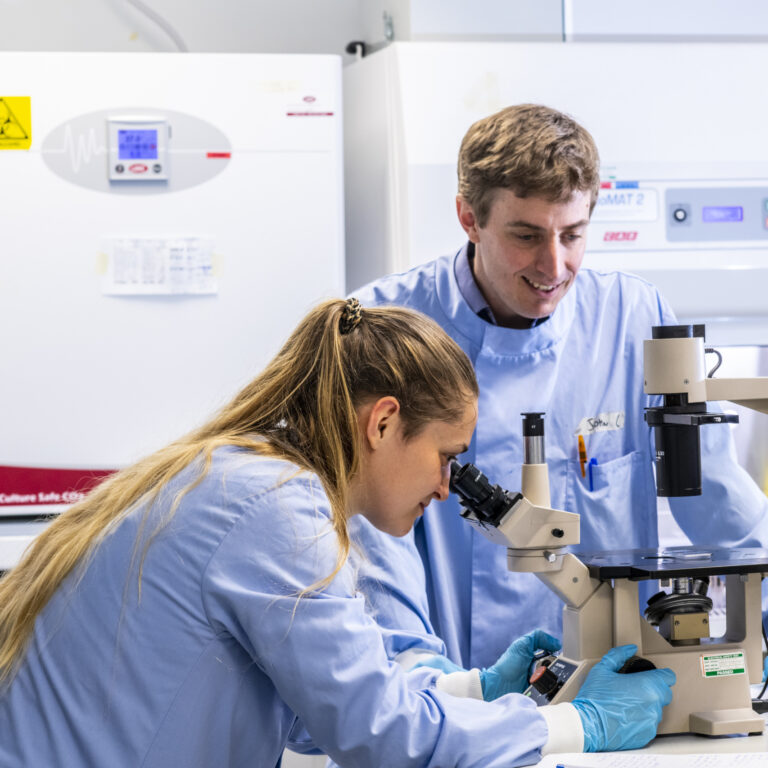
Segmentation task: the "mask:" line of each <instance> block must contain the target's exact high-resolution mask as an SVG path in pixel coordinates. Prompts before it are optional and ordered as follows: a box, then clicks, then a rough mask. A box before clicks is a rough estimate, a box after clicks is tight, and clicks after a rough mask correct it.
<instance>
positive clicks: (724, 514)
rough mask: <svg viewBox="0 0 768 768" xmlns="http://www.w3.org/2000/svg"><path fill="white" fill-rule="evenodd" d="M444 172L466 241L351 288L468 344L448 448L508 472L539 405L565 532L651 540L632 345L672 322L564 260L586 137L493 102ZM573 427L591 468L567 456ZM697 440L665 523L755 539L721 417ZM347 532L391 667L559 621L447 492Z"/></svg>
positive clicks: (506, 475)
mask: <svg viewBox="0 0 768 768" xmlns="http://www.w3.org/2000/svg"><path fill="white" fill-rule="evenodd" d="M458 175H459V192H458V196H457V198H456V210H457V214H458V218H459V221H460V223H461V226H462V227H463V228H464V230H465V232H466V233H467V237H468V242H467V243H466V244H465V245H464V246H462V247H461V248H460V249H459V250H458V252H457V253H454V254H451V255H447V256H443V257H441V258H438V259H436V260H435V261H432V262H428V263H427V264H424V265H422V266H419V267H416V268H414V269H412V270H410V271H408V272H405V273H403V274H398V275H391V276H388V277H384V278H382V279H380V280H376V281H374V282H373V283H370V284H369V285H367V286H365V287H364V288H362V289H360V290H357V291H355V292H354V295H355V296H357V297H358V298H359V299H360V300H361V301H362V303H363V305H369V306H370V305H373V304H400V305H404V306H408V307H412V308H414V309H418V310H421V311H422V312H424V313H426V314H427V315H430V316H431V317H433V318H434V319H435V320H437V322H439V323H440V324H441V325H442V327H443V328H444V329H445V330H446V331H447V332H448V333H449V334H450V335H451V336H452V337H453V338H454V339H455V340H456V341H457V342H458V343H459V344H460V345H461V347H462V348H463V349H464V351H465V352H466V353H467V355H468V356H469V357H470V359H471V360H472V362H473V364H474V366H475V370H476V373H477V377H478V381H479V384H480V403H479V421H478V425H477V430H476V432H475V436H474V439H473V442H472V445H471V447H470V449H469V451H468V452H467V453H466V454H464V455H462V456H461V457H460V460H461V461H462V462H464V461H472V462H474V463H476V464H477V465H478V466H479V467H480V468H481V469H482V470H483V472H485V474H486V475H487V476H488V477H489V478H490V479H491V481H492V482H494V483H499V484H501V485H502V486H504V487H506V488H509V489H517V488H519V487H520V465H521V462H522V456H523V454H522V436H521V420H520V415H519V414H520V413H521V412H524V411H542V412H544V413H546V417H545V418H546V452H547V461H548V464H549V476H550V484H551V496H552V505H553V506H554V507H557V508H560V509H565V510H568V511H570V512H578V513H579V514H580V515H581V545H580V547H579V548H580V549H582V550H583V551H595V550H610V549H626V548H630V547H654V546H656V545H657V544H658V529H657V513H656V494H655V485H654V475H653V466H652V465H653V458H654V452H653V446H652V436H651V433H650V429H649V427H648V425H647V424H646V423H645V421H644V418H643V413H644V408H645V407H646V406H647V405H655V404H659V403H658V402H657V400H658V398H649V397H647V396H646V395H645V394H644V392H643V359H642V346H643V340H644V339H646V338H650V333H651V327H652V326H654V325H662V324H674V323H675V322H676V321H675V317H674V315H673V313H672V311H671V309H670V307H669V305H668V304H667V303H666V302H665V301H664V299H663V298H662V296H661V295H660V294H659V292H658V291H657V289H656V288H654V286H653V285H651V284H649V283H647V282H646V281H644V280H642V279H640V278H638V277H635V276H632V275H627V274H622V273H620V272H602V271H595V270H591V269H581V264H582V260H583V258H584V251H585V248H586V240H585V238H586V231H587V225H588V223H589V219H590V215H591V212H592V210H593V208H594V206H595V203H596V201H597V195H598V189H599V186H600V177H599V158H598V152H597V148H596V146H595V144H594V141H593V139H592V137H591V136H590V134H589V133H588V132H587V131H586V130H585V129H584V128H583V127H581V126H580V125H578V124H577V123H576V122H575V121H574V120H572V119H571V118H570V117H568V116H566V115H564V114H562V113H560V112H557V111H555V110H552V109H549V108H546V107H542V106H537V105H530V104H526V105H518V106H514V107H509V108H507V109H504V110H502V111H501V112H499V113H497V114H494V115H491V116H490V117H488V118H485V119H483V120H480V121H478V122H477V123H475V124H474V125H472V126H471V127H470V129H469V131H468V132H467V134H466V136H465V137H464V140H463V142H462V145H461V150H460V154H459V164H458ZM437 375H439V372H437ZM579 436H581V437H582V438H583V440H584V445H585V448H586V452H587V458H588V461H589V460H592V459H594V460H595V461H593V462H591V463H592V466H591V468H590V469H591V472H582V468H581V464H580V461H579V453H578V444H579ZM701 440H702V477H703V495H702V496H699V497H689V498H675V499H670V505H671V508H672V512H673V514H674V517H675V519H676V521H677V522H678V524H679V525H680V527H681V528H682V529H683V531H684V532H685V533H686V534H687V535H688V536H689V538H690V539H691V540H692V541H693V542H694V543H697V544H706V545H714V544H718V545H721V546H729V547H730V546H765V545H766V543H768V514H767V513H768V500H767V499H766V497H765V496H764V495H763V494H762V493H761V492H760V491H759V489H758V488H757V486H756V485H755V484H754V483H753V482H752V480H751V479H750V478H749V476H748V475H747V474H746V472H745V471H744V470H742V469H741V468H740V467H739V466H738V464H737V462H736V459H735V454H734V450H733V445H732V440H731V438H730V435H729V430H728V429H727V428H724V427H722V426H708V427H703V428H702V429H701ZM595 462H596V463H595ZM359 536H360V538H361V539H362V542H363V545H364V548H365V550H366V554H367V556H368V565H367V567H366V569H365V576H364V578H363V588H364V590H365V591H366V593H367V597H368V599H369V601H370V604H371V609H372V611H373V612H374V614H375V616H376V618H377V620H378V622H379V624H380V625H381V626H382V628H383V631H384V632H385V636H386V640H387V643H388V649H389V652H390V655H391V656H392V657H393V658H396V659H397V660H398V661H400V662H401V663H402V664H404V665H405V666H407V667H408V666H412V665H413V664H414V663H417V662H418V661H419V660H424V659H425V657H426V658H428V655H429V654H437V655H439V656H444V657H447V658H448V659H450V660H451V661H452V662H454V663H455V664H457V665H460V666H462V667H486V666H488V665H490V664H492V663H493V662H494V661H495V660H496V659H497V658H498V657H499V655H500V654H501V653H502V652H503V651H504V649H505V648H506V647H507V646H508V645H509V643H510V642H511V641H512V640H513V639H514V638H516V637H518V636H519V635H521V634H522V633H524V632H527V631H529V630H531V629H534V628H537V627H542V628H544V629H545V630H548V631H549V632H551V633H553V634H555V635H558V634H559V633H560V626H561V611H562V604H561V603H560V602H559V600H558V599H557V598H556V597H555V595H554V594H553V593H551V592H550V591H549V590H548V589H547V588H546V587H545V586H544V585H543V584H542V583H541V582H539V581H538V580H537V579H536V577H535V576H533V575H531V574H526V573H511V572H509V571H508V570H507V564H506V551H505V548H504V547H500V546H498V545H495V544H492V543H491V542H489V541H488V540H487V539H485V538H484V537H483V536H481V535H478V534H477V533H476V532H475V531H474V530H473V529H472V527H471V526H469V525H468V524H467V523H466V522H465V521H464V520H463V519H462V518H461V517H460V516H459V504H458V501H457V499H456V498H455V497H454V496H451V498H449V499H448V500H447V501H444V502H433V503H432V504H431V505H430V506H429V507H428V508H427V510H426V512H425V514H424V516H423V518H422V520H421V521H419V523H418V524H417V526H416V528H415V531H414V534H412V535H410V536H408V537H406V538H404V539H391V538H388V537H383V536H381V535H380V534H378V533H377V532H376V531H374V530H373V529H372V528H371V527H370V526H366V525H365V524H364V522H363V523H362V524H361V526H360V530H359ZM432 663H433V664H434V665H440V664H441V663H443V662H442V660H441V659H439V658H433V659H432ZM446 667H447V668H450V665H446Z"/></svg>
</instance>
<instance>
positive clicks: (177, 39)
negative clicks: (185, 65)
mask: <svg viewBox="0 0 768 768" xmlns="http://www.w3.org/2000/svg"><path fill="white" fill-rule="evenodd" d="M128 3H129V4H130V5H132V6H133V7H134V8H136V10H138V11H139V12H140V13H143V14H144V15H145V16H146V17H147V18H148V19H149V20H150V21H154V22H155V24H157V26H158V27H160V29H162V30H163V32H165V34H166V35H168V37H170V38H171V40H173V42H174V43H175V44H176V47H177V48H178V49H179V50H180V51H181V52H182V53H189V48H187V44H186V43H185V42H184V40H182V38H181V35H180V34H179V33H178V32H177V31H176V30H175V29H174V28H173V27H172V26H171V24H169V23H168V22H167V21H166V20H165V19H164V18H163V17H162V16H161V15H160V14H159V13H157V12H156V11H153V10H152V9H151V8H150V7H149V6H148V5H146V4H145V3H143V2H141V0H128Z"/></svg>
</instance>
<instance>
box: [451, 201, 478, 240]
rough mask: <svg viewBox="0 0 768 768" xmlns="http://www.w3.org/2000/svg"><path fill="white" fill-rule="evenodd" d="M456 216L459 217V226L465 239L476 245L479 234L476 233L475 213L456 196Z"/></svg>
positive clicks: (466, 203) (465, 202)
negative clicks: (464, 234) (463, 232)
mask: <svg viewBox="0 0 768 768" xmlns="http://www.w3.org/2000/svg"><path fill="white" fill-rule="evenodd" d="M456 215H457V216H458V217H459V224H461V228H462V229H463V230H464V231H465V232H466V233H467V237H468V238H469V239H470V240H471V241H472V242H473V243H477V242H478V241H479V240H480V234H479V232H478V226H477V219H476V218H475V211H474V209H473V208H472V206H471V205H470V204H469V203H468V202H467V201H466V200H465V199H464V198H463V197H462V196H461V195H456Z"/></svg>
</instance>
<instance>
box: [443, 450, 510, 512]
mask: <svg viewBox="0 0 768 768" xmlns="http://www.w3.org/2000/svg"><path fill="white" fill-rule="evenodd" d="M450 489H451V491H452V492H453V493H455V494H456V495H457V496H458V497H459V500H460V501H461V504H462V506H463V507H464V508H465V509H466V510H467V511H468V512H472V513H473V514H474V515H475V517H476V518H477V519H478V520H479V521H480V522H483V523H488V524H489V525H494V526H495V525H498V524H499V522H500V521H501V519H502V518H503V517H504V515H505V514H506V513H507V511H508V510H510V509H511V508H512V507H514V506H515V504H517V502H518V501H519V500H520V499H522V498H523V496H522V494H520V493H515V494H513V493H509V492H508V491H505V490H504V489H503V488H502V487H501V486H499V485H491V483H490V482H489V480H488V478H487V477H486V476H485V475H484V474H483V473H482V472H481V471H480V470H479V469H478V468H477V467H476V466H475V465H474V464H471V463H467V464H459V462H458V461H455V460H454V461H452V462H451V481H450Z"/></svg>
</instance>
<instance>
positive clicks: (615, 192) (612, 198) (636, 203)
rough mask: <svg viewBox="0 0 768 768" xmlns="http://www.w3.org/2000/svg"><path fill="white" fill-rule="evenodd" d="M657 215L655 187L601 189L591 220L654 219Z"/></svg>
mask: <svg viewBox="0 0 768 768" xmlns="http://www.w3.org/2000/svg"><path fill="white" fill-rule="evenodd" d="M658 217H659V204H658V195H657V194H656V190H655V189H648V188H643V189H621V188H620V189H601V190H600V192H599V193H598V195H597V205H596V206H595V210H594V211H593V213H592V221H656V219H658Z"/></svg>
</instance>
